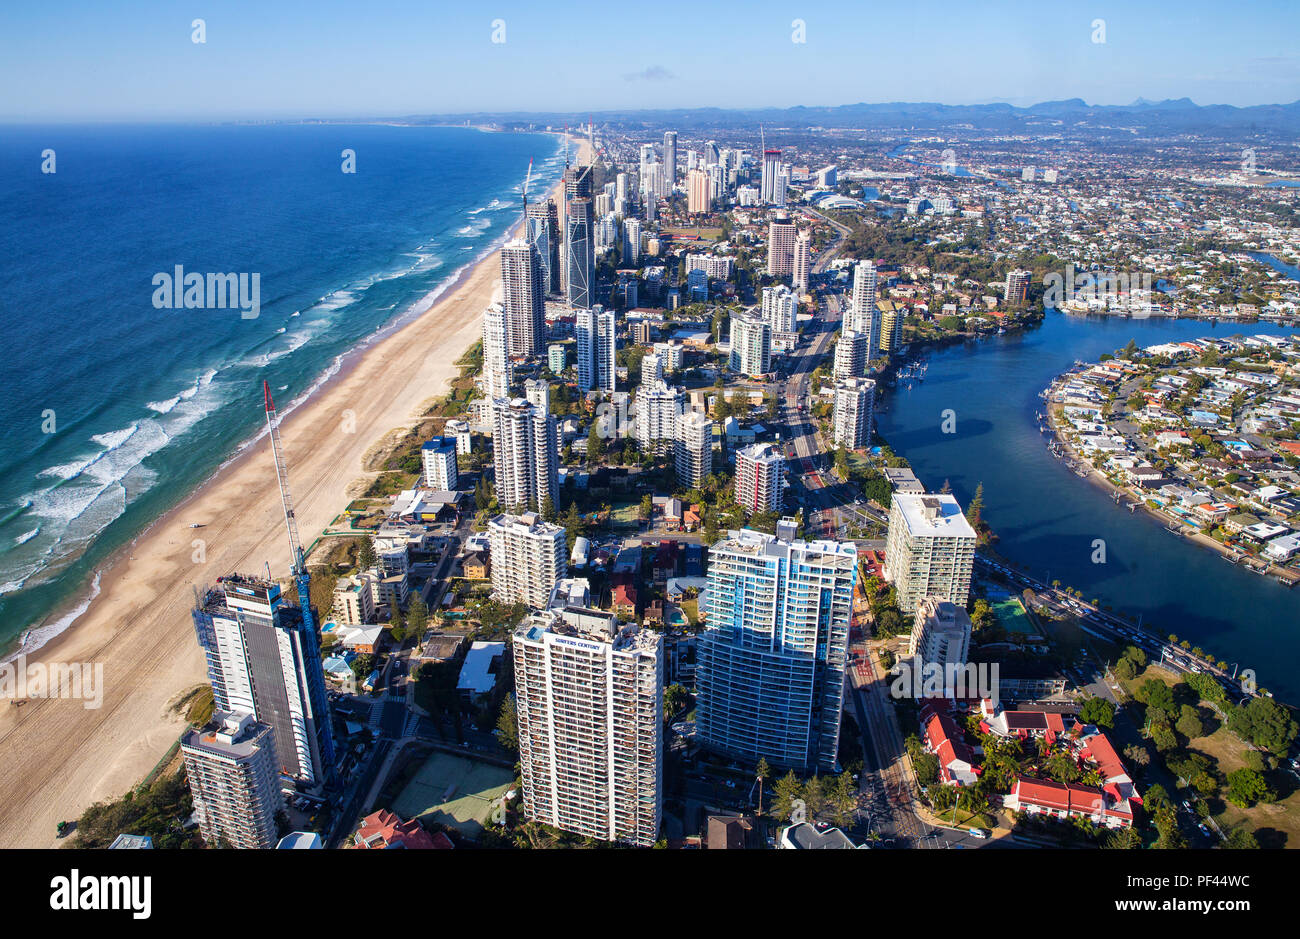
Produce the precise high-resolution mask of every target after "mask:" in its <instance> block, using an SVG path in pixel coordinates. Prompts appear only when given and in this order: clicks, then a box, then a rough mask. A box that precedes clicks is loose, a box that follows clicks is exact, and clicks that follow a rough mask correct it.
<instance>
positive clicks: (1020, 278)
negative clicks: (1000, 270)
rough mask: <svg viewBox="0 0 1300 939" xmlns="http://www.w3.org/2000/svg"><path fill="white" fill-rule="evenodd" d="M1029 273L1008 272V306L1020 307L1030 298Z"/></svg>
mask: <svg viewBox="0 0 1300 939" xmlns="http://www.w3.org/2000/svg"><path fill="white" fill-rule="evenodd" d="M1030 276H1032V275H1031V274H1030V272H1029V271H1019V270H1016V271H1008V272H1007V284H1006V288H1005V292H1006V304H1007V306H1019V305H1020V304H1022V303H1024V302H1025V300H1026V298H1027V297H1028V296H1029V278H1030Z"/></svg>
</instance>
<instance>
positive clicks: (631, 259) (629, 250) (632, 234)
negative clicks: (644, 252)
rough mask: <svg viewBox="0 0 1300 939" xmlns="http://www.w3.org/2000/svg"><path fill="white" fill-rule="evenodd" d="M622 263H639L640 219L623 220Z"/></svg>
mask: <svg viewBox="0 0 1300 939" xmlns="http://www.w3.org/2000/svg"><path fill="white" fill-rule="evenodd" d="M623 263H624V264H640V263H641V220H640V219H635V218H629V219H624V220H623Z"/></svg>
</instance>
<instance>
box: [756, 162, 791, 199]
mask: <svg viewBox="0 0 1300 939" xmlns="http://www.w3.org/2000/svg"><path fill="white" fill-rule="evenodd" d="M780 172H781V151H780V150H764V151H763V169H762V176H761V183H760V189H759V197H760V198H761V199H762V200H763V201H764V202H765V203H767V204H768V205H773V204H775V203H776V197H777V180H776V178H777V176H778V175H779V174H780ZM781 201H782V202H784V201H785V198H784V194H782V200H781Z"/></svg>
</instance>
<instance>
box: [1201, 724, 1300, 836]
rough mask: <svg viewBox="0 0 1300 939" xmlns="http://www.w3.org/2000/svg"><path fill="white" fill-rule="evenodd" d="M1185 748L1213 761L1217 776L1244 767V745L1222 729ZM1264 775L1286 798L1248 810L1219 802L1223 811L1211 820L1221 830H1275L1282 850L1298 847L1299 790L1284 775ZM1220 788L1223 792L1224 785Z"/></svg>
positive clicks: (1299, 834) (1299, 820)
mask: <svg viewBox="0 0 1300 939" xmlns="http://www.w3.org/2000/svg"><path fill="white" fill-rule="evenodd" d="M1188 749H1189V750H1195V751H1196V752H1198V753H1203V754H1205V755H1206V756H1208V757H1209V758H1210V759H1212V760H1214V761H1215V762H1216V764H1217V765H1218V769H1219V773H1220V774H1221V775H1224V776H1226V775H1227V774H1228V773H1231V772H1232V771H1233V770H1236V769H1241V768H1242V767H1243V766H1245V765H1246V760H1245V757H1244V756H1243V754H1244V753H1245V752H1246V745H1245V744H1244V743H1242V741H1241V740H1240V738H1238V737H1237V735H1236V734H1234V733H1233V732H1232V731H1230V730H1228V729H1227V728H1226V727H1223V726H1220V727H1219V728H1218V729H1217V730H1215V732H1214V733H1212V734H1210V735H1209V736H1206V737H1197V738H1196V739H1195V740H1191V741H1189V742H1188ZM1264 776H1265V778H1266V779H1267V780H1268V781H1269V784H1270V785H1273V786H1277V785H1278V784H1279V782H1281V784H1282V786H1283V788H1282V790H1281V791H1282V792H1287V791H1288V789H1289V791H1290V795H1288V796H1287V797H1286V798H1284V799H1279V800H1278V801H1277V802H1275V803H1273V804H1272V805H1262V804H1261V805H1255V806H1253V807H1252V808H1249V809H1243V808H1241V807H1240V806H1236V805H1233V804H1232V803H1231V802H1228V801H1227V800H1226V799H1222V800H1221V801H1222V803H1223V807H1224V808H1223V811H1222V812H1220V813H1219V814H1217V815H1215V816H1214V820H1215V821H1217V822H1218V823H1219V827H1221V828H1224V829H1228V828H1237V827H1239V826H1241V825H1245V826H1246V827H1247V828H1249V829H1251V830H1258V829H1269V828H1271V829H1275V830H1276V831H1277V832H1279V833H1281V834H1282V835H1283V836H1284V837H1285V839H1286V841H1285V847H1288V848H1294V847H1297V846H1300V787H1294V786H1291V784H1290V781H1289V780H1288V779H1287V778H1286V775H1285V774H1284V773H1278V772H1274V773H1265V774H1264ZM1224 788H1225V790H1226V786H1225V787H1224ZM1267 840H1268V839H1267V837H1265V838H1264V839H1263V843H1264V845H1265V846H1266V847H1282V846H1283V845H1281V844H1276V845H1270V844H1268V843H1267Z"/></svg>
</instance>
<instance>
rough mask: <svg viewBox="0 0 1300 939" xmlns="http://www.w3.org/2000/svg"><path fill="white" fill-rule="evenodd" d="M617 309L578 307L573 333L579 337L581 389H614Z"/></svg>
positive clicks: (607, 390)
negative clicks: (581, 308) (615, 313)
mask: <svg viewBox="0 0 1300 939" xmlns="http://www.w3.org/2000/svg"><path fill="white" fill-rule="evenodd" d="M614 330H615V325H614V311H613V310H605V309H603V308H601V307H599V306H596V307H593V308H592V309H590V310H578V311H577V314H576V316H575V319H574V325H573V334H574V336H575V338H576V339H577V352H578V390H579V391H592V390H597V391H603V392H605V394H607V395H612V394H613V393H614V378H615V375H616V374H617V372H616V367H615V359H614V352H615V342H616V336H615V332H614Z"/></svg>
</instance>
